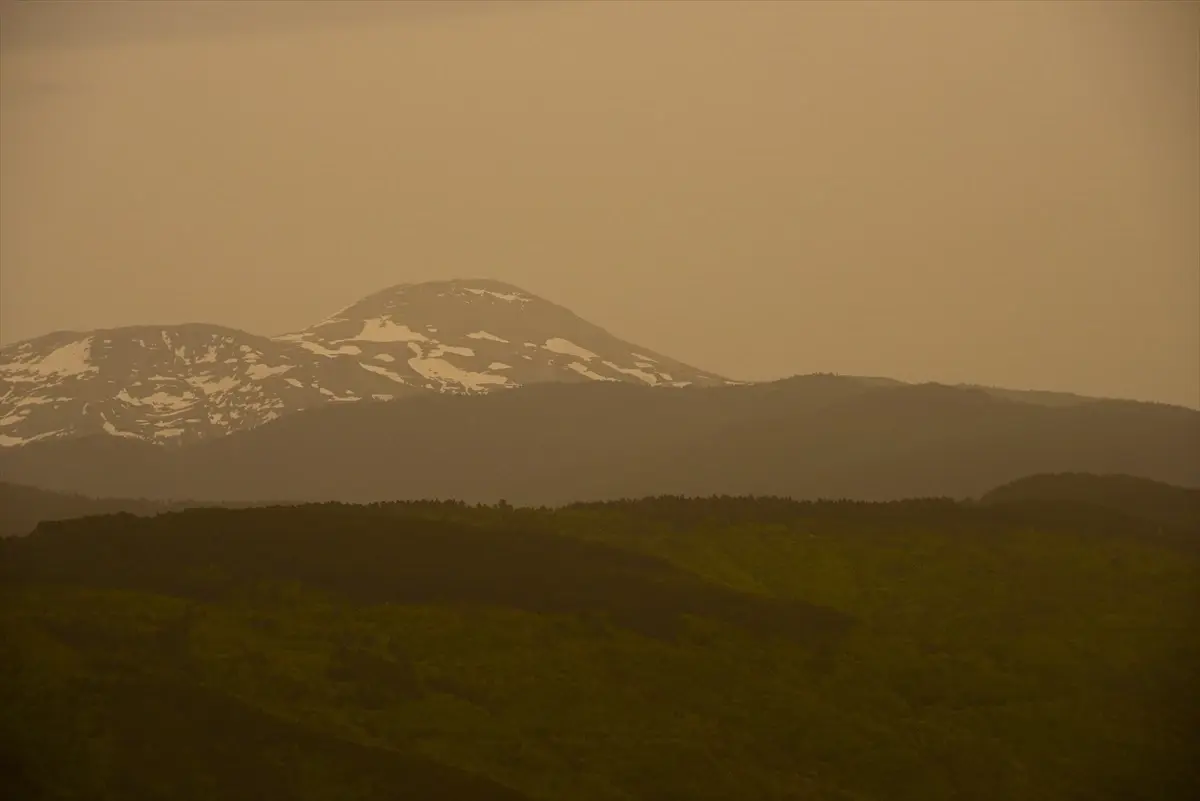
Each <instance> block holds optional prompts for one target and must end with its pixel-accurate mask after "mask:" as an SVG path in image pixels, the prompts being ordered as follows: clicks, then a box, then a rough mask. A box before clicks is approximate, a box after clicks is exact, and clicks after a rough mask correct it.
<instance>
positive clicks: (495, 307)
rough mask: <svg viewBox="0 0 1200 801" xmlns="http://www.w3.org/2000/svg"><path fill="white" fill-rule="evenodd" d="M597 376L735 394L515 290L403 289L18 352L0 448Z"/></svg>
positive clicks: (174, 439) (11, 351)
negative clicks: (290, 327) (290, 313)
mask: <svg viewBox="0 0 1200 801" xmlns="http://www.w3.org/2000/svg"><path fill="white" fill-rule="evenodd" d="M587 381H604V382H626V383H637V384H645V385H651V386H674V387H681V386H690V385H716V384H723V383H726V381H725V379H722V378H721V377H719V376H716V375H714V374H712V373H707V372H704V371H701V370H697V369H695V368H693V367H690V366H688V365H685V364H682V363H680V362H677V361H675V360H673V359H670V358H667V357H665V356H662V355H661V354H657V353H654V352H653V351H650V350H648V349H646V348H641V347H639V346H637V345H633V344H631V343H628V342H625V341H623V340H620V339H618V338H616V337H614V336H612V335H611V334H609V333H608V332H606V331H604V330H603V329H602V328H599V327H598V326H595V325H592V324H591V323H588V322H586V321H584V320H582V319H580V318H579V317H577V316H575V315H574V314H572V313H571V312H570V311H568V310H567V309H564V308H563V307H561V306H557V305H555V304H553V303H550V302H549V301H546V300H543V299H542V298H538V297H536V296H534V295H531V294H529V293H528V292H525V291H524V290H521V289H519V288H517V287H513V286H511V285H508V284H504V283H501V282H498V281H489V280H463V281H439V282H432V283H425V284H402V285H399V286H395V287H391V288H390V289H386V290H384V291H382V292H378V293H376V294H374V295H371V296H369V297H367V298H364V299H363V300H361V301H359V302H358V303H356V304H354V305H352V306H350V307H348V308H346V309H343V310H342V311H341V312H338V313H337V314H335V315H334V316H332V317H330V318H329V319H327V320H324V321H322V322H319V323H317V324H316V325H313V326H310V327H309V328H306V329H304V330H303V331H299V332H295V333H292V334H285V335H282V336H278V337H274V338H268V337H261V336H256V335H253V334H248V333H246V332H244V331H237V330H234V329H230V328H224V327H221V326H214V325H204V324H187V325H175V326H131V327H126V328H117V329H110V330H102V331H90V332H58V333H54V334H48V335H46V336H43V337H39V338H37V339H33V340H28V341H25V342H19V343H16V344H13V345H9V346H6V347H4V348H2V349H0V447H3V446H18V445H25V444H28V443H32V442H38V441H41V440H47V439H62V438H72V437H82V436H90V435H100V434H103V435H108V436H115V437H123V438H128V439H133V440H140V441H144V442H153V443H158V444H186V443H189V442H195V441H199V440H203V439H209V438H212V437H216V436H222V435H226V434H230V433H233V432H236V431H243V430H246V429H250V428H254V427H256V426H259V425H262V424H263V423H267V422H270V421H271V420H274V419H277V418H279V417H282V416H284V415H287V414H291V413H294V412H297V411H301V410H303V409H309V408H313V407H317V406H323V405H326V404H329V403H336V402H353V401H362V400H371V399H374V400H391V399H394V398H397V397H403V396H408V395H414V394H421V393H423V392H426V391H436V392H448V393H479V392H488V391H491V390H496V389H508V388H512V387H516V386H522V385H526V384H533V383H542V382H587Z"/></svg>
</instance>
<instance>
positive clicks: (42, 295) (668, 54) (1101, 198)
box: [0, 0, 1200, 406]
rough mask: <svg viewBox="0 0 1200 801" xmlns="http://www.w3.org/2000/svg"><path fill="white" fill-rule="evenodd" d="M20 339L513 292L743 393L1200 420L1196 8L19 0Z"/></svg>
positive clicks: (12, 178) (15, 335)
mask: <svg viewBox="0 0 1200 801" xmlns="http://www.w3.org/2000/svg"><path fill="white" fill-rule="evenodd" d="M0 8H2V9H3V10H2V11H0V340H2V341H3V342H11V341H13V340H17V339H24V338H28V337H33V336H37V335H40V334H44V333H47V332H50V331H53V330H58V329H86V328H95V327H110V326H118V325H126V324H134V323H179V322H188V321H205V322H213V323H220V324H224V325H230V326H235V327H238V328H243V329H246V330H249V331H253V332H256V333H263V334H273V333H281V332H284V331H288V330H294V329H297V328H301V327H303V326H305V325H308V324H310V323H312V322H315V321H317V320H319V319H321V318H323V317H325V316H326V315H328V314H329V313H331V312H333V311H335V310H337V309H338V308H340V307H342V306H344V305H346V304H348V303H350V302H352V301H354V300H356V299H357V298H359V297H360V296H362V295H365V294H367V293H369V292H372V291H375V290H378V289H381V288H383V287H385V286H388V285H391V284H395V283H400V282H405V281H420V280H428V279H436V278H451V277H491V278H497V279H500V280H504V281H509V282H511V283H514V284H517V285H519V286H521V287H523V288H525V289H527V290H529V291H531V292H534V293H536V294H539V295H542V296H543V297H546V298H547V299H550V300H553V301H555V302H558V303H561V304H563V305H565V306H567V307H569V308H571V309H572V310H574V311H576V312H577V313H578V314H580V315H581V316H583V317H585V318H587V319H589V320H591V321H592V322H595V323H598V324H600V325H602V326H604V327H606V328H608V329H609V330H610V331H612V332H613V333H614V334H617V335H618V336H621V337H623V338H625V339H629V340H632V341H634V342H637V343H639V344H642V345H644V346H646V347H648V348H652V349H655V350H658V351H661V352H664V353H667V354H670V355H671V356H674V357H676V358H679V359H682V360H683V361H687V362H691V363H693V364H695V365H697V366H700V367H703V368H706V369H711V370H714V371H717V372H720V373H723V374H726V375H729V376H731V377H735V378H743V379H763V378H772V377H778V376H783V375H788V374H793V373H808V372H816V371H831V372H839V373H850V374H872V375H887V376H893V377H896V378H901V379H905V380H937V381H944V382H958V381H970V382H979V383H988V384H996V385H1002V386H1011V387H1019V388H1029V387H1032V388H1043V389H1065V390H1072V391H1078V392H1083V393H1088V394H1100V395H1113V396H1121V397H1132V398H1139V399H1151V400H1162V401H1168V402H1173V403H1185V404H1188V405H1192V406H1196V405H1200V6H1198V5H1197V4H1195V3H1188V2H1175V3H1157V4H1156V3H1148V2H1140V3H1135V4H1133V5H1122V4H1120V3H1116V2H1101V3H1083V2H1063V3H1051V2H1037V3H1035V2H1018V3H1012V4H1007V3H1003V2H930V3H921V2H881V3H878V4H876V3H868V2H852V1H851V0H838V1H836V2H830V3H823V2H764V3H748V2H729V3H721V2H659V3H649V2H636V3H635V2H602V1H596V2H583V3H560V2H553V3H551V2H533V3H496V2H471V3H467V4H465V5H462V6H453V5H452V4H451V5H450V6H448V4H446V3H441V2H439V3H436V4H433V5H429V4H425V3H399V2H397V3H388V2H369V3H365V4H359V3H347V2H336V3H332V4H323V3H318V2H312V1H311V0H310V1H309V2H296V3H286V2H270V3H265V4H258V3H252V2H244V1H243V0H238V2H233V3H201V2H188V3H183V2H156V3H152V2H112V3H96V2H92V3H80V4H69V3H55V4H47V3H35V4H23V5H14V4H13V1H12V0H0Z"/></svg>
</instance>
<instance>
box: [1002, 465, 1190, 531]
mask: <svg viewBox="0 0 1200 801" xmlns="http://www.w3.org/2000/svg"><path fill="white" fill-rule="evenodd" d="M980 502H981V503H983V504H985V505H989V506H1003V505H1019V504H1026V505H1033V504H1043V505H1049V504H1060V505H1074V506H1086V507H1091V508H1093V509H1097V510H1103V511H1104V512H1106V513H1108V512H1117V513H1120V514H1123V515H1127V516H1129V517H1132V518H1136V519H1139V520H1144V521H1149V522H1152V523H1155V524H1157V525H1158V526H1160V527H1164V528H1169V529H1173V530H1178V531H1179V532H1180V533H1184V532H1191V533H1192V534H1194V535H1195V536H1196V538H1197V539H1198V540H1200V489H1192V488H1188V487H1173V486H1171V485H1170V484H1163V483H1162V482H1160V481H1150V480H1149V479H1145V478H1138V477H1136V476H1124V475H1102V476H1097V475H1091V474H1088V473H1053V474H1045V475H1037V476H1029V477H1027V478H1023V479H1019V480H1017V481H1014V482H1011V483H1009V484H1005V485H1003V486H1001V487H997V488H996V489H994V490H992V491H991V492H988V493H987V494H985V495H984V496H983V497H982V498H981V499H980Z"/></svg>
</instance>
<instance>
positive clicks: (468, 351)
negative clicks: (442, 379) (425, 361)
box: [429, 345, 475, 358]
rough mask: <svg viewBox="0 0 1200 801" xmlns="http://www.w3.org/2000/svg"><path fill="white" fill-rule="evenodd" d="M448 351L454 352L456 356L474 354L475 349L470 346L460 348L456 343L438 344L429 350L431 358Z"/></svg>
mask: <svg viewBox="0 0 1200 801" xmlns="http://www.w3.org/2000/svg"><path fill="white" fill-rule="evenodd" d="M446 353H453V354H454V355H455V356H474V355H475V351H473V350H471V349H470V348H459V347H455V346H454V345H438V346H437V347H436V348H434V349H433V350H431V351H430V352H429V356H430V358H435V357H437V356H441V355H443V354H446Z"/></svg>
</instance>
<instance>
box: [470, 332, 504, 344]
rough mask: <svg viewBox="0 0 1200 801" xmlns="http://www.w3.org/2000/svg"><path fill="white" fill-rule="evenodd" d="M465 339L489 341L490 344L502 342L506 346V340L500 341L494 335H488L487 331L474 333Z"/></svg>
mask: <svg viewBox="0 0 1200 801" xmlns="http://www.w3.org/2000/svg"><path fill="white" fill-rule="evenodd" d="M467 339H490V340H491V341H492V342H503V343H505V344H506V345H507V344H508V340H507V339H501V338H500V337H498V336H496V335H495V334H490V333H488V332H487V331H475V332H474V333H471V334H467Z"/></svg>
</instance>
